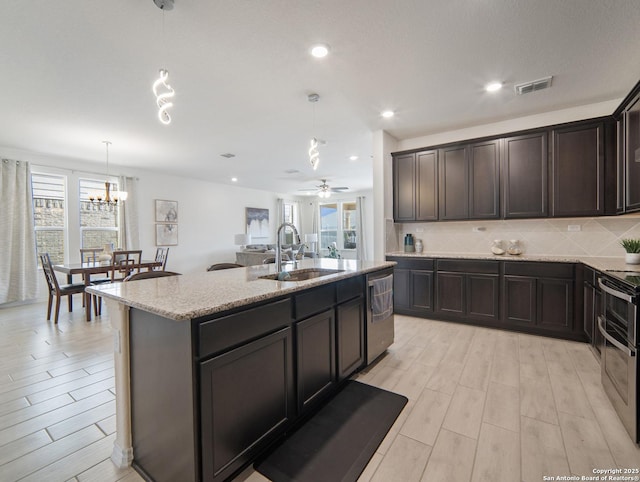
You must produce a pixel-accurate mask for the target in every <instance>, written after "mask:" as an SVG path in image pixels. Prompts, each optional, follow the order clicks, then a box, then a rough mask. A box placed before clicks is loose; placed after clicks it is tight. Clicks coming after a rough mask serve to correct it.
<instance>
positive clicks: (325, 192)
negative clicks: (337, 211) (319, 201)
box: [299, 179, 349, 198]
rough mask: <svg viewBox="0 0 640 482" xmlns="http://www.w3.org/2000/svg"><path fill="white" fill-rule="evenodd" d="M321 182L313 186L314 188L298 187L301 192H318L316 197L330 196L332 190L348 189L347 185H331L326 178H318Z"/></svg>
mask: <svg viewBox="0 0 640 482" xmlns="http://www.w3.org/2000/svg"><path fill="white" fill-rule="evenodd" d="M320 181H322V184H320V185H318V186H316V187H315V189H299V191H301V192H307V193H308V194H313V193H314V192H315V193H317V194H318V197H322V198H327V197H329V196H331V193H332V192H343V191H347V190H349V188H348V187H345V186H342V187H331V186H329V185H328V184H327V180H326V179H320Z"/></svg>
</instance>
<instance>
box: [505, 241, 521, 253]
mask: <svg viewBox="0 0 640 482" xmlns="http://www.w3.org/2000/svg"><path fill="white" fill-rule="evenodd" d="M507 253H509V254H513V255H515V254H522V249H521V248H520V242H519V241H518V240H517V239H512V240H510V241H509V247H508V248H507Z"/></svg>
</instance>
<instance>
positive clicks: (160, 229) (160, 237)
mask: <svg viewBox="0 0 640 482" xmlns="http://www.w3.org/2000/svg"><path fill="white" fill-rule="evenodd" d="M177 244H178V225H177V224H170V223H164V224H156V246H176V245H177Z"/></svg>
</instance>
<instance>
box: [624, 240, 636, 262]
mask: <svg viewBox="0 0 640 482" xmlns="http://www.w3.org/2000/svg"><path fill="white" fill-rule="evenodd" d="M620 246H622V247H623V248H624V250H625V251H626V252H627V254H626V255H625V258H624V260H625V262H626V263H627V264H640V239H630V238H627V239H621V240H620Z"/></svg>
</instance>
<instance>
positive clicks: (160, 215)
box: [156, 199, 178, 223]
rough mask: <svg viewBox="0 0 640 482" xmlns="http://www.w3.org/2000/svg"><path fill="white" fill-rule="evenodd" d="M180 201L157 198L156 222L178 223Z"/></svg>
mask: <svg viewBox="0 0 640 482" xmlns="http://www.w3.org/2000/svg"><path fill="white" fill-rule="evenodd" d="M177 222H178V201H165V200H164V199H156V223H177Z"/></svg>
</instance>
